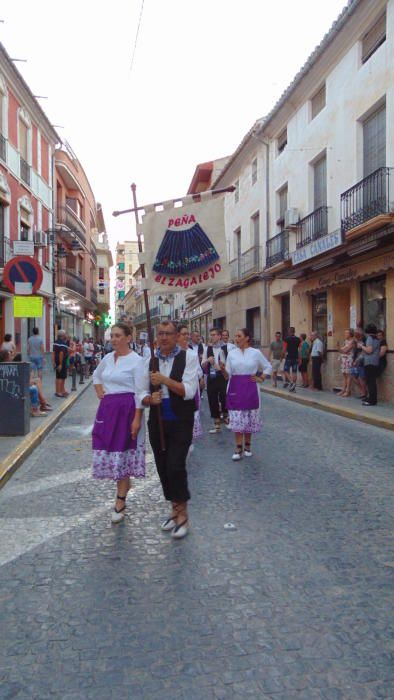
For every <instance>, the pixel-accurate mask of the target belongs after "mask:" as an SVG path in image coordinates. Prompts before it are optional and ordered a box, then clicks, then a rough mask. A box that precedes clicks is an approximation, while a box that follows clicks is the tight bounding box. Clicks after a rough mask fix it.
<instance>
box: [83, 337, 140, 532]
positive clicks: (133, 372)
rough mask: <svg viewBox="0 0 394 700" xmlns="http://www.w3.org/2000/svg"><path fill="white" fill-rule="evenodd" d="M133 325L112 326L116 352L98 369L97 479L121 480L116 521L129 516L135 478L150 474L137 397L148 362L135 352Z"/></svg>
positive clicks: (95, 444)
mask: <svg viewBox="0 0 394 700" xmlns="http://www.w3.org/2000/svg"><path fill="white" fill-rule="evenodd" d="M131 340H132V334H131V329H130V327H129V326H127V325H126V324H125V323H117V324H116V325H115V326H112V329H111V343H112V347H113V352H110V353H108V354H107V355H105V357H104V358H103V359H102V360H101V362H100V364H99V365H98V367H97V369H96V370H95V371H94V373H93V384H94V388H95V390H96V394H97V396H98V398H99V399H100V405H99V408H98V411H97V415H96V420H95V422H94V427H93V433H92V437H93V477H94V478H95V479H111V480H112V481H116V482H117V492H116V502H115V508H114V512H113V513H112V522H113V523H119V522H120V521H121V520H123V518H124V516H125V509H126V497H127V492H128V490H129V488H130V477H132V476H134V477H135V478H137V479H138V478H144V476H145V428H144V424H143V416H142V414H143V408H142V407H141V403H140V402H139V400H138V399H137V396H138V395H139V393H140V392H141V390H143V385H142V383H141V380H142V376H143V365H144V360H143V359H142V357H140V356H139V355H137V353H136V352H134V351H133V350H130V347H129V345H130V342H131Z"/></svg>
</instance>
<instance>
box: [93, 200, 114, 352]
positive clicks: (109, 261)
mask: <svg viewBox="0 0 394 700" xmlns="http://www.w3.org/2000/svg"><path fill="white" fill-rule="evenodd" d="M97 226H98V229H97V231H96V233H95V234H94V236H93V242H94V245H95V248H96V252H97V267H96V271H95V286H96V292H97V315H96V323H95V325H96V336H97V337H98V339H100V340H101V339H103V338H104V334H105V330H106V327H107V326H108V324H109V323H110V310H111V281H110V271H111V267H113V264H114V263H113V258H112V253H111V249H110V247H109V242H108V235H107V232H106V228H105V221H104V215H103V210H102V207H101V204H99V203H97Z"/></svg>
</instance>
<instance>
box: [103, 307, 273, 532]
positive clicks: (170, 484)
mask: <svg viewBox="0 0 394 700" xmlns="http://www.w3.org/2000/svg"><path fill="white" fill-rule="evenodd" d="M225 339H226V340H227V338H226V336H225ZM250 340H251V338H250V334H249V332H248V330H247V329H246V328H243V329H239V330H238V331H237V333H236V336H235V341H236V345H235V344H233V343H229V342H228V340H227V342H223V339H222V333H221V331H220V330H218V329H216V328H215V329H212V330H211V332H210V343H209V344H208V345H207V346H204V345H203V343H202V342H201V340H200V338H199V335H198V334H197V333H196V332H193V333H192V335H191V337H190V336H189V331H188V328H187V326H186V325H185V324H180V326H176V324H175V323H174V322H173V321H169V320H168V321H163V322H162V323H161V324H160V325H159V326H158V330H157V343H156V344H157V349H156V351H154V352H151V356H150V357H149V358H143V357H141V356H140V355H138V354H137V353H136V352H135V351H134V350H133V344H132V330H131V328H130V327H129V326H128V325H127V324H125V323H117V324H116V325H115V326H113V328H112V331H111V342H112V347H113V350H112V352H110V353H108V354H107V355H105V357H104V358H103V359H102V361H101V362H100V364H99V366H98V367H97V368H96V370H95V372H94V374H93V383H94V387H95V390H96V394H97V397H98V398H99V400H100V405H99V408H98V411H97V415H96V420H95V423H94V427H93V476H94V477H95V478H97V479H111V480H113V481H115V482H116V484H117V492H116V501H115V507H114V511H113V513H112V522H113V523H119V522H121V521H122V520H123V518H124V515H125V511H126V499H127V493H128V491H129V489H130V479H131V478H133V477H134V478H143V477H144V476H145V434H144V419H143V413H144V408H148V409H149V417H148V421H147V426H148V433H149V440H150V444H151V447H152V451H153V455H154V459H155V463H156V468H157V472H158V475H159V478H160V482H161V486H162V490H163V495H164V498H165V499H166V500H167V501H168V502H169V503H170V504H171V505H170V512H169V513H168V515H167V517H166V519H165V520H164V522H163V523H162V524H161V529H162V530H163V531H164V532H169V533H171V536H172V537H173V538H174V539H181V538H183V537H185V536H186V535H187V533H188V510H187V504H188V501H189V499H190V491H189V487H188V478H187V468H186V460H187V457H188V454H189V452H190V450H191V447H192V442H193V440H194V439H196V438H197V437H198V436H199V435H201V433H202V431H201V422H200V416H199V408H200V405H201V397H202V395H203V392H204V390H205V386H206V390H207V395H208V403H209V407H210V412H211V416H212V419H213V422H214V423H213V428H212V429H211V430H210V433H211V434H212V435H213V434H216V433H218V432H220V430H221V421H223V423H224V425H225V426H226V427H228V428H229V429H230V430H231V431H232V432H233V433H234V436H235V449H234V454H233V455H232V459H233V460H234V461H238V460H240V459H241V458H242V457H243V456H245V457H251V456H252V447H251V440H252V434H253V433H256V432H258V431H259V430H260V429H261V420H260V392H259V391H258V383H259V382H261V381H263V379H264V376H265V375H269V374H270V373H271V365H270V363H269V362H268V360H267V359H266V358H265V357H264V355H263V354H262V353H261V352H260V351H259V350H256V349H255V348H252V347H251V346H250ZM205 380H206V381H205Z"/></svg>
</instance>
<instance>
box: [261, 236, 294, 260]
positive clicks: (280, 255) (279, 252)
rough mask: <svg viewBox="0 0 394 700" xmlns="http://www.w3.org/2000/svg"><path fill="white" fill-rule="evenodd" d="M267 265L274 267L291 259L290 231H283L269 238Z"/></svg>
mask: <svg viewBox="0 0 394 700" xmlns="http://www.w3.org/2000/svg"><path fill="white" fill-rule="evenodd" d="M266 247H267V253H266V267H273V266H274V265H278V263H281V262H284V261H285V260H288V259H289V232H288V231H281V232H280V233H278V235H277V236H274V237H273V238H269V239H268V241H267V243H266Z"/></svg>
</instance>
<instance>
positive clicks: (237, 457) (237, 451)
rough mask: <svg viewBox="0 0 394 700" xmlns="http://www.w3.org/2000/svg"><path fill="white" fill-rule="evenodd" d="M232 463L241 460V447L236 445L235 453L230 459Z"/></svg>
mask: <svg viewBox="0 0 394 700" xmlns="http://www.w3.org/2000/svg"><path fill="white" fill-rule="evenodd" d="M231 459H232V460H233V462H239V460H240V459H242V445H237V446H236V448H235V452H234V454H233V456H232V458H231Z"/></svg>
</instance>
